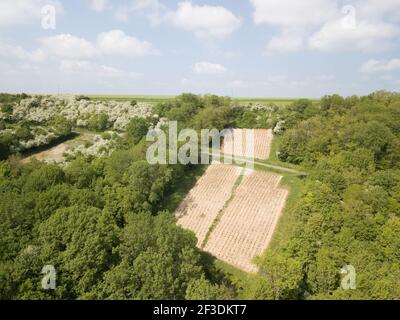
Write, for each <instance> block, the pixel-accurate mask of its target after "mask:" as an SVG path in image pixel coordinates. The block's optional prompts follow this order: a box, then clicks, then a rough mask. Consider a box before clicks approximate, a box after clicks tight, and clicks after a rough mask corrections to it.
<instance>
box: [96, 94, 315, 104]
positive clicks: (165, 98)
mask: <svg viewBox="0 0 400 320" xmlns="http://www.w3.org/2000/svg"><path fill="white" fill-rule="evenodd" d="M89 97H90V98H91V99H94V100H113V101H131V100H136V101H138V102H149V103H158V102H164V101H168V100H172V99H174V98H175V96H146V95H126V96H123V95H122V96H118V95H89ZM232 100H233V101H235V102H238V103H243V104H249V103H252V104H271V103H273V104H276V105H277V106H285V105H288V104H290V103H292V102H293V101H296V100H297V98H245V97H238V98H232ZM311 100H313V101H318V99H311Z"/></svg>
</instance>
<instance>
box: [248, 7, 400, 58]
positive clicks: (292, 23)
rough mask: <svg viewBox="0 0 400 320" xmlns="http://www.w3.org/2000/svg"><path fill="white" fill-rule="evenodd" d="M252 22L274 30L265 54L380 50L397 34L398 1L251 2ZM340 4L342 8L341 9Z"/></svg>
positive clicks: (399, 14) (399, 16) (399, 31)
mask: <svg viewBox="0 0 400 320" xmlns="http://www.w3.org/2000/svg"><path fill="white" fill-rule="evenodd" d="M250 1H251V3H252V4H253V7H254V22H255V23H256V24H263V23H265V24H269V25H272V26H275V27H277V29H278V34H277V35H274V36H272V37H271V39H270V41H269V43H268V44H267V52H269V53H270V52H274V51H278V52H282V51H289V52H290V51H298V50H301V49H312V50H319V51H325V52H335V51H350V50H356V51H367V52H368V51H383V50H386V49H388V48H389V47H390V46H391V45H392V43H393V40H394V39H396V38H397V37H398V36H399V35H400V26H399V25H398V22H399V21H400V1H398V0H349V1H347V2H346V6H344V3H343V2H342V1H339V0H309V1H299V0H250ZM342 5H343V6H342Z"/></svg>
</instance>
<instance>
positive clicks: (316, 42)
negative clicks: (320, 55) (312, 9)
mask: <svg viewBox="0 0 400 320" xmlns="http://www.w3.org/2000/svg"><path fill="white" fill-rule="evenodd" d="M397 35H399V28H398V27H397V26H394V25H392V24H387V23H384V22H375V23H369V22H366V21H360V22H358V23H357V25H356V26H355V28H346V27H344V26H343V24H342V20H335V21H333V22H329V23H327V24H325V25H324V26H323V27H322V29H321V30H320V31H318V32H317V33H315V34H313V35H312V36H311V37H310V39H309V46H310V48H311V49H317V50H321V51H339V50H342V51H345V50H354V49H356V50H361V51H382V50H385V49H386V48H387V47H388V46H389V45H390V40H391V39H392V38H394V37H396V36H397Z"/></svg>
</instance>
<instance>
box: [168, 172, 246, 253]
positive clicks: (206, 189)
mask: <svg viewBox="0 0 400 320" xmlns="http://www.w3.org/2000/svg"><path fill="white" fill-rule="evenodd" d="M238 169H239V172H238ZM239 173H240V168H237V167H234V166H225V165H211V166H210V167H209V168H208V169H207V171H206V172H205V173H204V175H203V176H202V177H201V178H200V179H199V181H198V182H197V184H196V186H195V187H194V188H193V189H192V190H191V191H190V192H189V194H188V195H187V197H186V198H185V200H184V201H183V202H182V204H181V205H180V206H179V207H178V210H177V212H176V216H177V218H178V224H179V225H181V226H182V227H184V228H187V229H190V230H192V231H193V232H195V234H196V237H197V241H198V242H197V245H198V246H199V247H201V245H202V243H203V241H204V240H205V237H206V235H207V232H208V230H209V228H210V227H211V225H212V224H213V222H214V220H215V219H216V217H217V215H218V213H219V212H220V211H221V210H222V208H223V207H224V204H225V203H226V201H228V199H229V197H230V196H231V192H232V189H233V187H234V185H235V181H236V180H237V179H238V176H239Z"/></svg>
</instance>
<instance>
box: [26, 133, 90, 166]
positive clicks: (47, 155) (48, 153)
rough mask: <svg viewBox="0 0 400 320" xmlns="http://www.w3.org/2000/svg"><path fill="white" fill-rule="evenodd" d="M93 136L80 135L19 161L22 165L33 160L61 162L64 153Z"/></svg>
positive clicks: (88, 134) (87, 134)
mask: <svg viewBox="0 0 400 320" xmlns="http://www.w3.org/2000/svg"><path fill="white" fill-rule="evenodd" d="M94 136H95V135H94V134H91V133H86V132H85V133H82V134H80V135H79V136H78V137H77V138H75V139H73V140H69V141H65V142H63V143H60V144H59V145H57V146H55V147H52V148H50V149H48V150H44V151H41V152H38V153H35V154H32V155H30V156H29V157H26V158H24V159H22V160H21V162H22V163H28V162H30V161H32V160H33V159H36V160H39V161H61V160H62V159H63V158H64V153H65V151H67V150H69V149H72V148H74V147H77V146H78V145H81V144H82V145H83V144H85V143H86V142H90V141H92V140H93V137H94Z"/></svg>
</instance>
